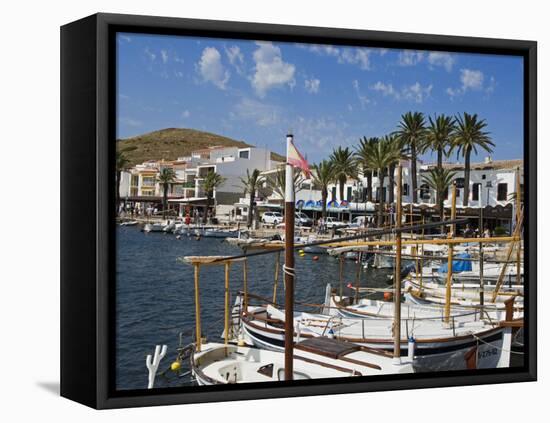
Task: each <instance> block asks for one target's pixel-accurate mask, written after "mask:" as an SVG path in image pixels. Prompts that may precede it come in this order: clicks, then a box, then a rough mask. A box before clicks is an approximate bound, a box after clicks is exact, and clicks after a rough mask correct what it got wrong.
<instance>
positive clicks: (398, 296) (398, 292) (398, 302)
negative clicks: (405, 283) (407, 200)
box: [392, 165, 403, 361]
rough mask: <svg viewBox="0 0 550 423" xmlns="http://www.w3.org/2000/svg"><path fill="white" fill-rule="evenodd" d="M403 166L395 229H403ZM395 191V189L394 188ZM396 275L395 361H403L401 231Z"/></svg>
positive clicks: (396, 238) (397, 250) (396, 242)
mask: <svg viewBox="0 0 550 423" xmlns="http://www.w3.org/2000/svg"><path fill="white" fill-rule="evenodd" d="M401 177H402V168H401V165H399V166H397V207H396V208H397V210H396V219H395V227H396V229H400V228H401V212H402V210H401V200H402V198H401V187H402V185H403V183H402V180H401ZM392 189H393V187H392ZM395 254H396V256H395V275H394V277H393V281H394V294H393V303H394V307H393V309H394V316H393V359H394V360H395V361H398V360H400V359H401V231H400V230H397V231H396V233H395Z"/></svg>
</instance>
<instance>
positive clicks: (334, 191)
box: [331, 187, 336, 200]
mask: <svg viewBox="0 0 550 423" xmlns="http://www.w3.org/2000/svg"><path fill="white" fill-rule="evenodd" d="M331 194H332V200H336V187H332V192H331Z"/></svg>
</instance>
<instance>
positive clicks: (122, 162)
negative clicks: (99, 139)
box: [115, 150, 130, 213]
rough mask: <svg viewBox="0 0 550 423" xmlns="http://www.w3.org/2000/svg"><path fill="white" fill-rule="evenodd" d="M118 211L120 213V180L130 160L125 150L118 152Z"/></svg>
mask: <svg viewBox="0 0 550 423" xmlns="http://www.w3.org/2000/svg"><path fill="white" fill-rule="evenodd" d="M115 160H116V164H115V166H116V211H117V213H118V207H119V206H120V181H121V179H122V172H124V171H125V170H126V169H127V168H128V164H129V163H130V161H129V160H128V159H127V158H126V156H125V155H124V151H120V150H118V151H117V152H116V159H115Z"/></svg>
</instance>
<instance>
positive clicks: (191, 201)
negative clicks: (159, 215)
mask: <svg viewBox="0 0 550 423" xmlns="http://www.w3.org/2000/svg"><path fill="white" fill-rule="evenodd" d="M206 200H207V199H206V197H189V198H170V199H168V202H169V203H178V204H196V203H202V202H205V201H206Z"/></svg>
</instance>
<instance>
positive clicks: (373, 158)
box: [366, 137, 401, 226]
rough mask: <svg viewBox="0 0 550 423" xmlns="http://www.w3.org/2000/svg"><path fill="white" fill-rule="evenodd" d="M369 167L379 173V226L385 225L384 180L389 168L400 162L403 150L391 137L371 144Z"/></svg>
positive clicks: (368, 155)
mask: <svg viewBox="0 0 550 423" xmlns="http://www.w3.org/2000/svg"><path fill="white" fill-rule="evenodd" d="M366 157H368V162H367V163H368V166H369V168H371V169H375V170H377V171H378V180H379V181H380V182H379V187H380V196H379V202H378V226H382V225H383V220H384V200H385V199H384V179H385V177H386V174H387V171H388V167H389V166H390V165H391V164H395V162H397V161H399V159H400V158H401V150H400V149H397V148H396V144H395V143H394V142H392V141H391V138H390V137H384V138H382V139H380V140H378V141H377V142H376V143H373V144H369V147H368V150H367V155H366Z"/></svg>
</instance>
